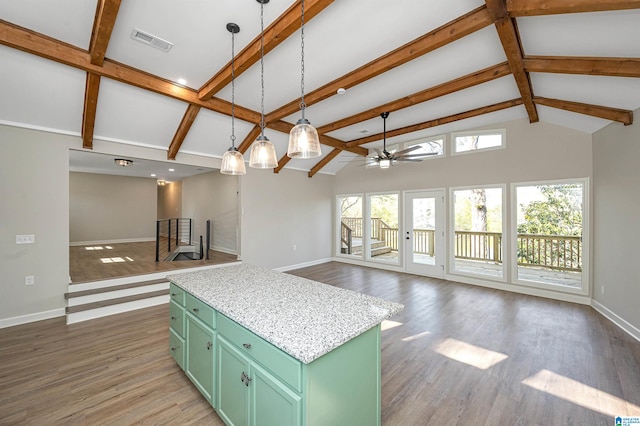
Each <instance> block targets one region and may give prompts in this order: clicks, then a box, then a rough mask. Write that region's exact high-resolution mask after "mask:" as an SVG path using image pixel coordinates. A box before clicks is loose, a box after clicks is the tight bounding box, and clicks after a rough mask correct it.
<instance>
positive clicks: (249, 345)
mask: <svg viewBox="0 0 640 426" xmlns="http://www.w3.org/2000/svg"><path fill="white" fill-rule="evenodd" d="M242 346H244V347H245V348H246V349H251V343H243V344H242Z"/></svg>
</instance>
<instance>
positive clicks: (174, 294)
mask: <svg viewBox="0 0 640 426" xmlns="http://www.w3.org/2000/svg"><path fill="white" fill-rule="evenodd" d="M169 295H170V296H171V300H173V301H174V302H176V303H177V304H178V305H180V306H184V295H185V291H184V290H183V289H181V288H180V287H178V286H177V285H175V284H173V283H171V284H170V285H169Z"/></svg>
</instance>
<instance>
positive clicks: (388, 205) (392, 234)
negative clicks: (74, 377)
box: [368, 193, 400, 264]
mask: <svg viewBox="0 0 640 426" xmlns="http://www.w3.org/2000/svg"><path fill="white" fill-rule="evenodd" d="M399 198H400V197H399V196H398V193H389V194H375V195H369V213H370V215H369V216H370V219H371V222H370V223H371V227H370V230H369V247H368V258H369V259H371V260H375V261H381V262H386V263H394V264H398V263H400V260H399V257H398V225H399V222H398V217H399V204H398V200H399Z"/></svg>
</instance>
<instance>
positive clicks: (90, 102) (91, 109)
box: [82, 72, 100, 149]
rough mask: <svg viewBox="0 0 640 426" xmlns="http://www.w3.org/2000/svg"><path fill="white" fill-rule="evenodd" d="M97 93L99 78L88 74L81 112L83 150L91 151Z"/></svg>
mask: <svg viewBox="0 0 640 426" xmlns="http://www.w3.org/2000/svg"><path fill="white" fill-rule="evenodd" d="M99 91H100V76H99V75H96V74H92V73H90V72H88V73H87V78H86V82H85V87H84V109H83V111H82V147H83V148H85V149H93V129H94V127H95V124H96V110H97V107H98V92H99Z"/></svg>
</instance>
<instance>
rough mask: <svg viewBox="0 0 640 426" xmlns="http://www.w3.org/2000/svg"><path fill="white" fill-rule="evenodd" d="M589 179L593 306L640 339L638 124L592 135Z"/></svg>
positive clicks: (639, 131)
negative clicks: (591, 159) (590, 184)
mask: <svg viewBox="0 0 640 426" xmlns="http://www.w3.org/2000/svg"><path fill="white" fill-rule="evenodd" d="M634 115H635V117H639V116H640V110H637V111H635V113H634ZM593 175H594V179H593V181H594V183H593V198H594V203H595V208H594V238H593V247H594V268H593V269H594V271H593V278H594V294H593V297H594V299H595V301H596V302H595V304H594V306H595V307H596V308H598V309H599V310H601V311H603V312H604V313H605V314H607V315H608V316H610V317H613V319H614V320H616V321H617V322H618V323H619V324H622V325H623V326H624V327H626V328H627V330H628V331H631V332H632V333H634V334H635V336H636V338H638V339H640V269H639V268H638V265H637V264H636V262H637V261H638V253H639V251H640V244H639V242H638V239H639V238H640V219H639V218H640V124H638V123H635V124H633V125H631V126H626V127H625V126H622V125H620V124H610V125H609V126H607V127H605V128H604V129H602V130H600V131H599V132H597V133H595V134H594V135H593ZM603 288H604V293H603V292H602V289H603ZM634 329H635V330H634Z"/></svg>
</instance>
